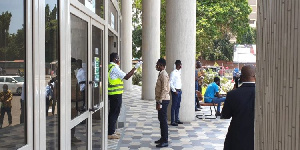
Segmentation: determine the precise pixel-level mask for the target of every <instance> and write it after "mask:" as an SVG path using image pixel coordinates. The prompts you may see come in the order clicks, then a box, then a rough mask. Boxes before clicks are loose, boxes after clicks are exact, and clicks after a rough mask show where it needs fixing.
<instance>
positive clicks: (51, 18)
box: [45, 0, 60, 149]
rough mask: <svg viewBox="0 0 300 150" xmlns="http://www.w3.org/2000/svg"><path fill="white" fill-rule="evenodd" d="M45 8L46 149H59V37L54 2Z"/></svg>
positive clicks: (55, 2) (49, 0)
mask: <svg viewBox="0 0 300 150" xmlns="http://www.w3.org/2000/svg"><path fill="white" fill-rule="evenodd" d="M45 2H46V6H45V70H46V74H45V77H46V78H45V96H46V97H45V101H46V141H47V149H59V118H60V116H59V115H60V113H59V112H60V111H59V108H60V103H59V102H60V99H59V94H60V93H59V89H60V85H59V69H60V67H59V45H58V40H59V35H58V14H57V12H58V11H57V10H58V7H57V4H58V1H56V0H46V1H45Z"/></svg>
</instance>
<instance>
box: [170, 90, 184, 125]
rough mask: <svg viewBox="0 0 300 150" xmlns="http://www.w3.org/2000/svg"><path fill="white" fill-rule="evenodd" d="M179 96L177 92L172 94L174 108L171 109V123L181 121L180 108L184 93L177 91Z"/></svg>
mask: <svg viewBox="0 0 300 150" xmlns="http://www.w3.org/2000/svg"><path fill="white" fill-rule="evenodd" d="M177 93H178V94H177V95H176V94H175V92H172V107H171V123H173V122H174V121H175V122H178V121H179V115H178V114H179V108H180V102H181V94H182V91H177Z"/></svg>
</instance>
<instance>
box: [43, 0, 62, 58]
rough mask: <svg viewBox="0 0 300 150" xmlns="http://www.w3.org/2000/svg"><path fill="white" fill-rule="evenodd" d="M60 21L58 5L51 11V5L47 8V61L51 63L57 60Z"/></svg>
mask: <svg viewBox="0 0 300 150" xmlns="http://www.w3.org/2000/svg"><path fill="white" fill-rule="evenodd" d="M57 37H59V36H58V21H57V7H56V5H55V6H54V8H53V9H52V10H50V8H49V5H48V4H47V5H46V7H45V54H46V56H45V59H46V62H48V63H50V62H52V61H54V60H57V59H58V58H57V54H56V52H57V49H58V38H57Z"/></svg>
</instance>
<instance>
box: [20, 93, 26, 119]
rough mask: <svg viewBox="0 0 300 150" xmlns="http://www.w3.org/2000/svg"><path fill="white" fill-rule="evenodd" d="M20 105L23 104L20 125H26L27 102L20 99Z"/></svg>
mask: <svg viewBox="0 0 300 150" xmlns="http://www.w3.org/2000/svg"><path fill="white" fill-rule="evenodd" d="M20 103H21V114H20V123H24V121H25V120H26V106H25V100H22V99H20Z"/></svg>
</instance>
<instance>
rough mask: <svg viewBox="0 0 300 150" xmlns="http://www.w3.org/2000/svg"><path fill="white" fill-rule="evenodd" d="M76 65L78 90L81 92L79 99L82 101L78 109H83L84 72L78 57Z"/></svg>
mask: <svg viewBox="0 0 300 150" xmlns="http://www.w3.org/2000/svg"><path fill="white" fill-rule="evenodd" d="M77 67H78V71H77V74H76V78H77V82H78V85H79V90H80V93H81V101H82V102H83V104H82V108H80V111H84V110H85V100H86V98H85V84H86V72H85V70H84V69H83V68H82V60H80V59H78V60H77Z"/></svg>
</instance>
